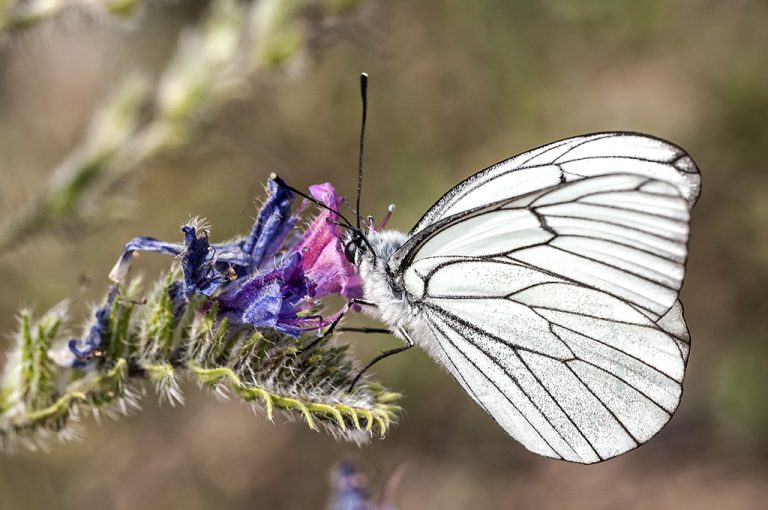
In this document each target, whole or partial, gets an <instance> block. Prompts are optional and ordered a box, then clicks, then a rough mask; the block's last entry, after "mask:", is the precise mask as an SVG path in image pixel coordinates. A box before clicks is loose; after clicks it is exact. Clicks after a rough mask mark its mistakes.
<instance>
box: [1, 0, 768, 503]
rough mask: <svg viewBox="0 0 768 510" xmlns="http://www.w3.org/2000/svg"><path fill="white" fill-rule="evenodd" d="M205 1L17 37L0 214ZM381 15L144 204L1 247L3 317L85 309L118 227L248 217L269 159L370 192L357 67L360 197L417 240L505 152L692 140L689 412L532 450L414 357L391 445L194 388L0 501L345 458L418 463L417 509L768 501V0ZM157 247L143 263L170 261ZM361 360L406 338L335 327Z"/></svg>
mask: <svg viewBox="0 0 768 510" xmlns="http://www.w3.org/2000/svg"><path fill="white" fill-rule="evenodd" d="M202 4H204V2H189V3H187V4H184V3H167V4H165V3H161V4H157V5H155V6H153V7H152V8H150V9H148V10H147V11H146V12H145V13H144V14H143V15H142V16H141V17H140V18H138V19H137V21H135V22H133V23H132V24H131V25H124V24H117V23H100V22H98V21H93V20H91V21H87V20H80V19H77V18H74V19H73V18H67V19H65V20H60V21H57V22H54V23H52V24H50V25H48V26H44V27H39V28H34V29H31V30H29V31H27V32H25V33H23V34H20V35H16V36H14V37H13V38H12V39H9V40H5V41H4V42H3V44H2V47H1V48H0V168H1V171H0V207H2V209H3V211H6V212H7V211H13V210H14V208H17V207H20V206H21V204H23V203H24V201H25V200H26V199H28V198H29V197H30V196H31V195H32V194H33V193H34V191H35V189H36V187H38V186H40V183H41V182H42V181H44V179H45V178H46V175H47V173H48V172H49V171H50V169H51V168H52V167H53V166H55V164H56V163H57V162H58V161H59V160H60V159H62V158H63V157H64V156H65V155H66V154H67V153H68V152H69V151H70V150H71V149H72V148H73V147H74V146H75V145H76V143H77V142H78V140H79V137H80V136H81V135H82V133H83V130H84V128H85V126H86V125H87V122H88V119H89V117H90V115H91V113H92V111H93V110H94V108H95V107H96V105H97V104H98V103H99V101H100V100H101V99H102V98H103V97H104V96H105V95H106V94H107V93H108V92H109V90H110V89H111V88H112V87H113V86H114V85H116V84H118V83H120V81H121V80H123V79H125V77H126V76H128V75H129V73H130V72H131V70H133V69H136V68H137V67H142V68H145V69H146V68H149V69H158V68H159V67H161V66H162V65H163V64H164V62H165V59H167V58H168V56H169V54H170V53H171V51H172V50H173V47H174V45H175V39H176V36H177V35H178V33H179V30H180V27H182V26H183V25H185V24H187V23H191V22H193V21H194V20H195V19H197V18H198V17H199V16H200V13H201V12H202V7H201V5H202ZM372 6H373V8H372V9H371V10H370V12H369V13H368V19H367V23H366V24H364V26H363V27H356V28H355V29H354V30H352V31H351V32H345V33H339V34H338V37H339V39H340V40H341V41H342V42H341V44H338V45H336V46H335V47H334V48H332V49H331V50H330V51H329V52H325V53H323V55H322V58H321V59H320V60H318V61H315V62H313V63H312V64H311V65H308V66H307V67H306V68H305V69H303V72H302V74H301V76H299V77H298V78H295V79H290V80H289V79H287V78H285V79H276V80H270V81H268V82H259V83H255V84H254V86H253V89H252V90H251V93H250V94H249V95H248V96H247V97H244V98H242V99H239V100H237V101H236V102H234V103H231V104H229V105H228V106H227V107H225V109H224V111H223V112H221V113H220V114H219V115H218V116H217V118H216V120H215V122H214V123H213V125H212V126H210V132H209V133H208V134H207V136H206V137H205V138H204V140H202V141H201V142H199V143H196V144H195V145H193V146H191V147H187V148H185V149H184V150H183V151H177V152H175V153H172V154H167V155H165V156H163V157H162V158H159V159H156V160H154V161H152V162H151V164H150V165H149V166H148V168H146V169H145V170H144V172H143V173H142V174H141V177H140V178H139V179H138V180H135V181H134V182H133V183H132V185H131V189H128V190H125V193H126V196H128V197H131V198H132V202H133V203H132V204H131V205H130V206H128V207H127V208H126V211H128V212H130V214H127V215H125V216H126V217H125V218H124V219H123V220H122V221H120V222H117V223H115V224H110V225H106V226H101V227H99V229H98V230H95V231H92V232H80V233H72V234H69V235H61V236H58V237H51V238H46V239H42V240H37V241H34V242H32V243H30V244H27V245H25V246H24V247H21V248H19V249H18V250H16V251H14V252H13V253H10V254H5V255H3V256H2V259H0V282H2V284H1V285H2V292H0V330H1V331H4V332H10V331H11V330H12V329H13V328H14V326H15V322H14V320H15V319H14V314H15V312H16V310H17V309H18V307H19V305H20V304H34V306H35V308H37V309H38V310H43V309H46V308H47V307H49V306H51V305H53V304H55V303H56V302H58V301H59V300H61V299H63V298H65V297H69V296H71V295H73V294H76V293H77V292H78V288H79V285H80V284H79V278H80V277H81V275H88V277H90V279H92V284H91V287H90V289H89V290H88V291H86V292H85V293H83V294H79V297H78V299H77V303H76V305H75V311H76V312H78V311H80V312H82V311H83V310H85V303H87V302H88V301H89V299H96V298H97V297H98V295H99V294H100V292H101V291H102V290H103V288H104V285H105V284H106V273H107V272H108V270H109V268H110V267H111V264H112V263H113V262H114V260H115V258H116V256H117V255H118V253H119V251H120V249H121V247H122V244H123V242H124V241H125V240H127V239H129V238H131V237H133V236H135V235H153V236H156V237H161V238H167V239H173V238H175V237H176V236H177V235H178V231H177V229H178V225H179V224H180V223H181V222H183V221H184V220H186V219H187V218H188V217H189V215H203V216H206V217H208V218H209V220H210V222H211V223H212V224H213V226H214V230H213V235H214V237H215V238H218V239H224V238H227V237H229V236H230V235H232V234H233V233H235V232H239V231H243V230H245V229H247V228H248V226H249V223H250V218H251V216H252V215H253V211H254V210H253V208H252V201H253V199H254V197H258V195H259V194H260V192H261V183H263V182H264V181H265V179H266V177H267V175H268V174H269V172H271V171H277V172H279V173H280V174H281V175H282V176H283V177H284V178H285V179H286V180H289V181H290V182H292V183H293V184H294V185H296V186H306V185H309V184H312V183H317V182H324V181H331V182H333V183H334V184H335V185H336V186H337V187H338V188H339V189H340V190H342V191H343V192H344V193H346V194H348V195H350V194H352V192H353V189H354V185H355V182H354V181H355V177H354V171H355V170H354V169H355V165H356V158H357V152H356V143H357V139H356V137H357V129H358V115H359V103H358V98H357V75H358V73H359V72H360V71H367V72H369V74H370V76H371V80H372V81H371V88H370V91H369V97H370V112H369V130H368V132H369V137H368V140H367V168H368V174H367V175H366V184H365V192H364V196H363V204H364V211H366V212H371V213H373V214H376V215H381V213H382V212H383V211H384V209H385V207H386V205H387V204H388V203H389V202H396V203H397V205H398V209H397V212H396V214H395V217H394V219H393V225H394V226H395V227H398V228H402V229H407V228H410V226H411V225H412V224H413V223H414V222H415V221H416V219H418V217H419V216H420V215H421V213H422V212H423V211H424V210H425V209H426V208H427V207H428V206H429V205H431V204H432V203H433V201H434V200H435V199H436V198H438V197H439V196H440V195H441V194H442V193H444V192H445V191H446V190H447V189H448V188H449V187H450V186H452V185H453V184H454V183H456V182H458V181H459V180H460V179H462V178H464V177H466V176H468V175H469V174H471V173H473V172H474V171H477V170H479V169H480V168H483V167H485V166H487V165H488V164H490V163H493V162H495V161H498V160H501V159H504V158H505V157H507V156H509V155H512V154H515V153H518V152H520V151H522V150H525V149H528V148H531V147H534V146H537V145H541V144H543V143H546V142H548V141H551V140H556V139H560V138H563V137H566V136H571V135H575V134H580V133H585V132H591V131H603V130H612V129H628V130H635V131H644V132H649V133H653V134H655V135H658V136H661V137H664V138H667V139H669V140H672V141H674V142H676V143H678V144H680V145H681V146H683V147H685V148H686V149H687V150H688V151H689V152H690V153H691V154H692V155H693V157H694V159H695V160H696V161H697V163H698V164H699V166H700V168H701V170H702V173H703V184H704V191H703V195H702V198H701V200H700V201H699V204H698V205H697V206H696V208H695V209H694V217H693V228H692V238H691V247H690V259H689V264H688V275H687V279H686V284H685V287H684V289H683V302H684V303H685V305H686V317H687V320H688V324H689V327H690V329H691V333H692V338H693V348H692V355H691V359H690V362H689V370H688V377H687V379H686V384H685V394H684V397H683V401H682V404H681V406H680V409H679V410H678V412H677V414H676V416H675V417H674V419H673V420H672V421H671V423H670V424H669V425H668V426H667V427H666V428H665V429H664V430H663V431H662V432H661V433H660V434H659V435H658V436H657V437H656V438H654V439H653V440H652V441H650V442H649V443H648V444H647V445H645V446H643V447H642V448H640V449H639V450H637V451H635V452H632V453H630V454H627V455H624V456H622V457H620V458H618V459H616V460H612V461H609V462H607V463H603V464H600V465H597V466H589V467H584V466H577V465H572V464H567V463H563V462H555V461H551V460H547V459H542V458H538V457H536V456H535V455H533V454H531V453H528V452H527V451H525V450H524V449H523V448H522V447H520V446H519V445H518V444H516V443H515V442H514V441H512V440H511V439H509V438H508V437H507V436H506V435H505V433H504V432H503V431H502V430H501V429H499V428H498V427H497V426H496V425H495V424H494V423H493V421H492V420H491V419H490V418H489V417H487V416H486V415H484V413H483V412H482V411H481V410H480V409H479V408H478V407H477V406H475V404H474V403H473V402H472V401H471V399H470V398H469V397H468V396H467V395H465V394H464V393H463V391H462V390H461V389H460V388H459V387H458V385H456V384H455V382H454V381H453V379H452V378H451V377H450V376H449V375H447V374H446V373H444V372H443V371H442V370H441V369H440V368H439V367H437V366H435V365H434V364H433V363H432V362H431V361H430V360H429V359H428V358H427V357H426V355H424V354H423V353H420V352H416V351H412V352H408V353H407V354H404V355H401V356H397V357H395V358H394V359H391V360H387V361H386V362H384V363H382V364H381V365H379V366H377V371H378V373H379V374H380V375H381V377H382V379H383V380H384V381H385V382H386V383H387V384H388V385H389V386H390V387H392V388H394V389H397V390H401V391H403V392H405V394H406V395H407V399H406V400H405V401H404V406H405V408H406V410H407V413H406V415H405V417H404V419H403V421H402V423H401V424H400V425H399V427H398V428H397V429H396V430H394V431H393V432H392V433H391V435H390V436H389V437H388V438H387V439H386V440H385V441H382V442H375V443H374V444H372V445H370V446H366V447H363V448H361V449H357V448H356V447H354V446H350V445H347V444H342V443H336V442H334V441H333V440H332V439H330V438H329V437H326V436H321V435H318V434H316V433H313V432H310V431H308V430H306V428H305V427H304V426H301V425H294V424H283V423H276V424H275V425H272V424H269V423H268V422H267V421H266V420H265V419H264V418H263V417H253V416H252V415H250V413H249V411H248V410H247V409H246V408H245V407H243V406H241V405H240V404H238V403H237V402H217V401H215V399H213V398H212V396H211V395H207V394H205V393H204V392H202V391H198V390H196V389H195V388H193V387H189V388H187V393H188V396H189V402H188V404H187V405H186V406H184V407H182V408H175V409H174V408H169V407H159V406H157V405H156V404H155V401H154V399H153V397H151V396H150V397H149V398H147V399H146V400H145V401H144V405H145V409H144V411H143V412H142V413H140V414H139V415H136V416H132V417H128V418H125V419H122V420H120V421H119V422H113V421H109V420H108V421H106V422H105V423H102V424H101V425H96V424H95V423H92V422H91V421H87V422H86V426H87V434H86V436H85V440H84V441H83V442H82V443H81V444H71V445H56V446H54V447H53V450H52V452H51V453H50V454H42V453H34V454H30V453H24V454H19V455H16V456H13V457H7V458H2V459H0V508H3V509H6V508H7V509H28V508H29V509H33V508H34V509H37V508H57V509H59V508H60V509H79V508H118V509H134V508H147V509H149V508H152V509H184V510H191V509H197V508H232V509H240V508H242V509H245V508H265V509H271V508H296V509H304V508H321V507H323V505H324V502H325V499H326V497H327V493H328V487H327V485H328V476H329V472H330V469H331V468H332V466H333V465H334V464H335V463H336V462H337V461H338V460H339V459H342V458H351V459H354V460H357V461H359V462H361V463H362V465H363V466H364V467H366V468H367V469H368V471H369V473H372V474H373V477H374V479H378V480H379V481H380V482H381V483H384V481H385V480H386V478H387V475H388V474H389V473H391V472H392V471H393V470H394V469H395V468H396V467H397V466H398V465H399V464H400V463H401V462H402V461H407V462H408V472H407V475H406V477H405V479H404V480H403V481H402V483H401V486H400V489H399V505H400V508H402V509H412V508H436V509H464V508H477V509H480V508H483V509H484V508H555V507H557V508H561V507H565V508H617V507H622V508H648V507H651V508H762V507H763V505H764V501H765V500H766V498H768V471H767V469H768V468H767V464H766V461H767V460H768V457H767V456H766V454H768V399H766V397H765V393H764V390H765V388H766V386H768V375H766V374H768V369H767V368H766V364H768V343H766V340H768V326H767V325H766V324H768V323H767V322H766V320H765V319H766V317H768V300H767V299H766V298H765V294H766V289H768V236H767V235H766V233H765V231H766V225H768V173H767V172H766V171H765V154H764V153H765V151H766V147H768V122H766V118H768V60H766V55H768V30H765V27H766V26H767V24H768V5H766V4H765V3H763V2H754V1H749V0H734V1H731V2H713V1H707V0H678V1H672V0H652V1H649V2H633V1H630V0H621V1H617V2H610V3H609V2H601V1H598V0H586V1H582V2H570V1H567V0H545V1H533V0H515V1H504V0H480V1H474V2H460V1H457V0H448V1H443V2H439V1H436V0H429V1H424V2H406V1H392V2H380V3H375V4H372ZM162 262H164V261H159V259H155V258H152V257H146V258H145V259H143V260H142V262H141V265H142V267H143V268H144V269H145V270H146V271H147V272H148V273H149V274H152V271H153V270H154V269H156V268H157V267H159V264H160V263H162ZM343 338H344V339H345V340H346V341H348V342H351V343H353V344H354V348H355V350H356V351H357V352H358V355H359V356H360V357H361V358H363V359H367V358H368V357H370V356H372V355H373V354H375V353H376V352H378V351H379V350H380V349H381V348H383V347H384V346H388V345H391V344H392V342H394V339H392V338H389V339H387V338H381V339H380V338H371V337H360V336H355V335H351V334H349V335H346V336H345V337H343Z"/></svg>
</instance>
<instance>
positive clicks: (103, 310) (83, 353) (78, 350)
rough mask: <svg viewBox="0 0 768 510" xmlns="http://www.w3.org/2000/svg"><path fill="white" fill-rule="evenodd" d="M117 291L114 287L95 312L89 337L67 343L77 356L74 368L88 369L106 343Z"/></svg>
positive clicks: (74, 339)
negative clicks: (89, 362)
mask: <svg viewBox="0 0 768 510" xmlns="http://www.w3.org/2000/svg"><path fill="white" fill-rule="evenodd" d="M117 291H118V289H117V285H113V286H112V289H110V291H109V294H108V295H107V301H106V302H105V303H104V304H103V305H102V306H100V307H99V308H97V309H96V311H95V312H94V314H93V315H94V321H93V324H92V325H91V327H90V329H89V330H88V336H86V337H85V338H84V339H82V340H81V339H77V338H73V339H71V340H70V341H69V342H68V343H67V347H69V350H70V351H71V352H72V354H74V355H75V360H74V361H73V362H72V367H73V368H84V367H86V366H87V365H88V361H89V360H90V358H91V356H92V355H93V354H94V353H95V352H96V351H97V350H98V348H99V347H101V345H102V344H103V343H104V340H105V338H104V337H105V335H107V334H108V331H109V314H110V312H111V311H112V304H113V303H114V302H115V297H116V296H117Z"/></svg>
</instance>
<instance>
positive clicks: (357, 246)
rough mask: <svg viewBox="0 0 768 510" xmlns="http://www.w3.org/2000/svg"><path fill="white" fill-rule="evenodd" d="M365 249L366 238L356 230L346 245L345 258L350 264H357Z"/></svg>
mask: <svg viewBox="0 0 768 510" xmlns="http://www.w3.org/2000/svg"><path fill="white" fill-rule="evenodd" d="M365 248H366V246H365V236H363V233H362V232H360V231H359V230H354V231H352V232H351V233H350V235H349V238H348V239H347V241H346V242H345V243H344V257H346V259H347V262H349V263H350V264H357V256H358V254H360V255H362V250H364V249H365Z"/></svg>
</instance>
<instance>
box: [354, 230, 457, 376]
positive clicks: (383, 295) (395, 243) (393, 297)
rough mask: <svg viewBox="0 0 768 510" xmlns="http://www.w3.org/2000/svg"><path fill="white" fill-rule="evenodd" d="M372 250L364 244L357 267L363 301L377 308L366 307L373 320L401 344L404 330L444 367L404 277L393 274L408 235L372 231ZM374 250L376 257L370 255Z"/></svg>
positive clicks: (441, 357) (358, 257)
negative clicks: (395, 259)
mask: <svg viewBox="0 0 768 510" xmlns="http://www.w3.org/2000/svg"><path fill="white" fill-rule="evenodd" d="M367 239H368V242H369V243H370V248H369V247H368V246H366V245H365V244H363V246H362V249H360V250H358V251H357V260H356V262H357V266H358V270H359V272H360V277H361V278H362V280H363V298H364V299H365V300H366V301H369V302H371V303H374V304H376V307H372V306H363V307H362V308H363V311H364V312H365V313H366V314H367V315H369V316H370V317H372V318H374V319H376V320H378V321H381V322H383V323H384V324H386V325H387V326H388V327H389V328H390V330H391V331H392V332H393V333H394V334H395V336H397V337H398V338H401V339H402V340H405V338H403V336H402V334H401V332H400V329H401V328H402V329H404V330H405V331H406V332H407V333H408V335H409V336H410V337H411V339H412V340H413V341H414V343H415V344H416V345H418V346H419V347H421V348H422V349H424V350H426V351H427V353H428V354H430V355H431V356H432V357H434V358H435V359H436V360H438V361H439V362H442V363H445V360H444V359H443V358H444V356H443V355H442V353H441V352H439V348H438V346H437V342H436V341H435V340H434V337H433V335H432V332H431V331H429V329H428V327H427V326H426V322H425V321H424V320H423V319H422V317H421V316H420V312H419V309H418V307H416V306H414V304H413V303H412V301H411V299H409V295H408V293H407V291H406V290H405V288H404V286H403V282H402V274H396V273H393V272H392V271H391V266H390V259H391V258H392V255H394V254H395V252H397V250H398V249H399V248H400V247H401V246H402V245H403V244H404V243H405V242H406V241H407V240H408V235H406V234H404V233H403V232H398V231H396V230H385V231H382V232H377V231H375V230H373V229H372V230H370V231H369V232H368V235H367ZM371 248H373V250H374V251H375V253H376V255H374V254H373V253H371Z"/></svg>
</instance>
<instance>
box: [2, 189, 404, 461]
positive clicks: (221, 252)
mask: <svg viewBox="0 0 768 510" xmlns="http://www.w3.org/2000/svg"><path fill="white" fill-rule="evenodd" d="M267 189H268V193H269V196H268V198H267V199H266V200H265V201H264V204H263V206H262V208H261V211H260V212H259V214H258V215H257V220H256V226H255V227H254V228H253V229H252V230H251V232H250V233H249V234H248V235H247V236H243V237H241V238H237V239H234V240H232V241H230V242H227V243H219V244H216V243H210V242H209V240H208V235H209V233H208V231H207V229H206V228H204V227H203V226H202V225H201V224H200V223H199V222H197V223H191V224H188V225H185V226H184V227H183V228H182V231H183V233H184V242H183V243H166V242H162V241H158V240H156V239H152V238H148V237H141V238H136V239H134V240H131V241H130V242H128V243H127V245H126V248H125V251H124V254H123V255H122V256H121V257H120V259H119V260H118V263H117V265H116V267H115V269H113V271H112V277H113V279H114V280H117V281H116V282H115V283H114V284H113V285H112V287H111V288H110V290H109V291H108V292H107V294H106V296H105V298H104V300H103V302H102V303H101V304H100V305H99V306H97V307H96V308H95V309H94V311H93V313H92V319H91V321H90V323H89V324H88V325H87V327H86V328H85V329H84V331H83V333H82V335H81V337H79V338H73V339H70V340H67V339H66V324H67V320H66V303H65V304H62V305H60V306H58V307H56V308H55V309H54V310H52V311H50V312H48V313H47V314H45V315H44V316H42V317H41V318H39V319H35V318H34V317H33V316H32V314H31V313H30V312H28V311H24V312H22V313H21V314H20V319H19V331H18V333H17V335H16V339H15V346H14V348H13V350H12V352H11V353H10V354H9V355H8V356H7V362H6V365H5V370H4V375H3V379H2V383H1V384H0V446H2V447H3V448H4V449H12V448H15V447H16V446H17V445H18V444H22V445H25V446H27V447H30V448H37V447H41V446H45V445H46V444H47V443H48V441H49V440H50V439H52V438H53V439H69V438H72V437H76V436H77V434H78V429H77V428H76V427H74V425H75V424H76V422H77V420H78V418H79V417H80V416H82V415H83V414H87V413H91V414H99V413H107V414H109V415H119V414H125V413H127V412H129V411H131V410H135V409H138V407H139V398H140V396H141V395H143V393H144V391H143V390H144V386H145V385H146V384H147V383H149V384H151V385H154V387H155V389H156V391H157V393H158V395H159V396H160V398H161V400H164V401H167V402H169V403H171V404H177V403H183V395H182V391H181V380H182V379H184V378H186V379H191V380H193V381H195V382H196V383H197V384H198V385H199V386H201V387H205V388H208V389H210V390H213V392H214V393H216V394H221V395H233V396H234V397H236V398H238V399H240V400H242V401H243V402H245V403H247V404H248V405H251V406H253V407H255V408H257V409H260V410H263V411H264V412H265V414H266V415H267V418H268V419H270V420H272V419H273V417H274V416H275V415H276V414H277V413H278V412H280V413H283V414H285V415H287V416H289V417H292V418H296V419H299V420H301V421H303V422H305V423H306V425H307V426H308V427H309V428H311V429H313V430H320V429H322V430H325V431H328V432H329V433H331V434H332V435H334V436H336V437H339V438H343V439H346V440H350V441H354V442H357V443H361V442H365V441H367V440H368V439H370V438H371V437H374V436H379V437H383V436H384V435H385V434H386V432H387V431H388V430H389V428H390V427H391V426H392V424H393V423H394V422H395V421H396V419H397V416H398V413H399V411H400V407H399V406H398V405H397V401H398V399H399V398H400V396H399V395H398V394H397V393H394V392H391V391H389V390H387V389H386V388H384V387H383V386H382V385H380V384H378V383H376V382H375V381H373V380H372V379H370V378H369V377H367V376H366V377H363V378H362V379H361V381H360V382H359V383H358V384H357V385H355V386H354V388H353V389H351V390H350V389H349V387H350V385H351V383H352V382H353V381H354V380H355V377H356V375H357V373H358V370H359V367H358V364H357V363H356V362H355V361H354V360H353V359H352V358H350V356H349V352H348V347H347V346H345V345H337V344H336V343H335V342H334V341H333V340H332V339H331V337H330V336H323V332H324V330H325V328H326V326H327V324H328V323H329V321H328V317H330V316H335V314H334V312H332V311H331V310H329V307H328V306H327V305H326V303H325V302H324V299H325V298H326V297H328V296H332V295H340V294H341V292H342V289H347V290H349V289H348V288H347V287H345V286H344V285H346V283H347V279H348V277H349V275H350V273H349V269H350V268H349V267H348V266H349V263H348V262H346V260H345V259H344V258H343V255H342V244H341V237H340V234H338V235H337V234H336V232H337V230H335V225H333V224H332V223H331V222H330V221H327V220H328V219H329V218H327V216H326V215H327V211H324V212H321V213H320V214H319V215H318V217H316V219H315V222H312V223H311V225H312V226H313V228H310V229H308V230H306V231H301V230H300V229H297V228H296V225H297V224H298V222H297V220H298V218H299V215H300V214H302V211H303V210H304V208H305V207H306V205H305V204H304V205H302V206H300V207H298V208H296V210H294V208H292V203H293V194H292V193H291V192H290V191H288V190H286V189H285V188H282V187H280V186H279V185H278V184H277V182H276V181H270V182H269V186H268V188H267ZM318 190H322V192H323V193H324V196H325V197H326V198H327V199H332V200H336V197H335V192H334V191H333V188H332V187H330V185H327V184H326V185H323V186H317V187H313V188H312V191H313V194H315V196H316V197H317V196H318V194H319V193H320V192H319V191H318ZM318 221H320V222H318ZM322 225H325V228H326V229H327V231H326V232H322V228H321V226H322ZM258 247H261V249H256V248H258ZM141 250H149V251H156V252H160V253H164V254H168V255H173V256H174V259H172V260H173V265H172V267H171V269H170V270H169V271H168V272H167V273H166V274H165V275H164V276H162V277H161V278H160V279H159V280H158V281H157V282H155V284H154V285H152V286H151V287H150V288H149V289H145V288H144V285H142V283H141V280H140V279H138V278H134V279H130V278H129V269H130V267H129V266H130V264H131V263H132V255H133V254H134V253H135V252H136V251H141ZM306 253H324V254H326V255H325V257H324V258H323V263H322V264H320V265H318V266H315V265H309V266H305V265H303V264H302V263H301V262H302V260H303V259H302V255H303V254H306ZM331 254H335V255H336V256H332V255H331ZM308 275H313V276H308ZM320 276H322V278H321V277H320ZM321 280H322V283H323V285H324V287H323V288H324V289H325V290H322V291H318V289H319V287H318V282H320V281H321ZM233 309H234V310H240V311H241V313H232V310H233ZM314 318H317V320H314ZM318 336H319V337H320V340H319V342H318V341H317V340H318ZM310 344H311V345H312V347H311V348H308V346H309V345H310Z"/></svg>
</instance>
